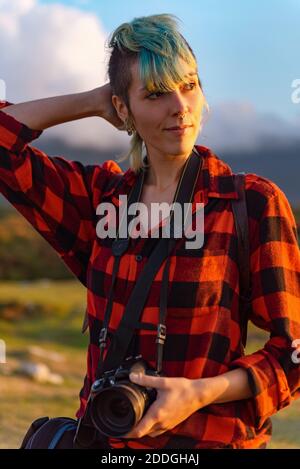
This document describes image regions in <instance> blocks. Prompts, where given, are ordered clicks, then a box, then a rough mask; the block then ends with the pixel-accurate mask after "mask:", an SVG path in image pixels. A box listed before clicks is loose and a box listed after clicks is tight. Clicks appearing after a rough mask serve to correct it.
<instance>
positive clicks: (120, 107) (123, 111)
mask: <svg viewBox="0 0 300 469" xmlns="http://www.w3.org/2000/svg"><path fill="white" fill-rule="evenodd" d="M111 102H112V104H113V106H114V108H115V110H116V112H117V114H118V117H119V118H120V119H121V120H122V121H123V122H125V120H126V119H127V117H128V109H127V106H126V104H125V103H124V101H123V100H122V99H121V98H120V97H119V96H117V95H116V94H113V95H112V98H111Z"/></svg>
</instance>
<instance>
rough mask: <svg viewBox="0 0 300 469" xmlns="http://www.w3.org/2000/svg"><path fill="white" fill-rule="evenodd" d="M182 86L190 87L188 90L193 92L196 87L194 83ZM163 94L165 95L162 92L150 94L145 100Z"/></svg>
mask: <svg viewBox="0 0 300 469" xmlns="http://www.w3.org/2000/svg"><path fill="white" fill-rule="evenodd" d="M184 86H190V87H191V88H190V90H193V89H194V88H195V86H196V83H195V82H191V83H186V84H185V85H184ZM163 94H166V93H163V92H162V91H157V92H156V93H151V94H149V95H148V96H147V98H152V96H155V95H157V96H160V95H163Z"/></svg>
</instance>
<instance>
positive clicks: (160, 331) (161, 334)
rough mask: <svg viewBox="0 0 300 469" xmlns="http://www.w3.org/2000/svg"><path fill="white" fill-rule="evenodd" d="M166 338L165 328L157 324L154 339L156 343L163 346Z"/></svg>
mask: <svg viewBox="0 0 300 469" xmlns="http://www.w3.org/2000/svg"><path fill="white" fill-rule="evenodd" d="M166 336H167V328H166V326H165V325H164V324H161V323H160V324H158V326H157V337H156V343H158V344H164V342H165V340H166Z"/></svg>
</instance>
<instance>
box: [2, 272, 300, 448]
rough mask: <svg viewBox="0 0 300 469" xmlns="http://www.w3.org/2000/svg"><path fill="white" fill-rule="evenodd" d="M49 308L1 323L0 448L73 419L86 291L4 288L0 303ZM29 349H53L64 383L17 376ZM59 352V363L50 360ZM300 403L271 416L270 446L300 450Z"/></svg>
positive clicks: (259, 337) (74, 285)
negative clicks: (39, 424)
mask: <svg viewBox="0 0 300 469" xmlns="http://www.w3.org/2000/svg"><path fill="white" fill-rule="evenodd" d="M12 299H13V300H19V301H20V302H21V303H28V302H29V303H30V302H31V303H32V302H35V303H38V304H40V305H43V304H45V305H47V310H46V311H48V313H46V314H43V316H41V317H35V318H31V319H27V320H24V319H19V320H14V321H12V320H3V319H2V320H1V319H0V339H3V340H5V342H6V347H7V363H6V364H0V448H17V447H18V446H19V445H20V442H21V439H22V436H24V433H25V431H26V429H27V428H28V426H29V424H30V423H31V421H32V420H33V419H35V418H38V417H41V416H45V415H48V416H49V417H55V416H69V417H73V418H74V414H75V412H76V410H77V408H78V404H79V399H78V393H79V390H80V388H81V386H82V382H83V377H84V374H85V362H86V347H87V343H88V337H87V336H86V335H82V334H81V333H80V330H81V323H82V318H83V312H84V310H85V289H84V288H83V287H82V286H81V284H80V283H79V282H77V281H59V282H45V281H44V282H34V283H28V282H26V283H24V282H23V283H22V282H21V283H14V282H5V283H4V282H3V283H1V284H0V303H2V304H3V303H5V302H7V301H9V300H12ZM249 333H250V340H249V343H248V347H247V353H251V352H253V351H255V350H257V349H258V348H260V347H261V346H262V344H263V342H264V340H265V338H266V334H265V333H264V332H262V331H259V330H258V329H256V328H254V327H250V330H249ZM31 346H38V347H40V348H42V349H45V350H46V351H49V359H47V358H46V359H45V358H43V359H42V360H41V359H39V360H38V361H42V362H43V363H45V364H47V365H48V366H49V367H50V368H51V371H52V372H55V373H59V374H60V375H62V376H63V377H64V384H63V385H61V386H56V385H53V384H39V383H36V382H33V381H31V380H30V379H28V378H26V377H23V376H21V375H19V374H17V373H16V370H17V368H18V365H19V363H20V360H22V359H27V358H28V350H29V348H30V347H31ZM50 352H58V353H59V354H60V356H61V361H53V359H50ZM299 416H300V401H296V402H294V403H293V404H292V405H291V406H289V407H288V408H286V409H283V410H281V411H280V412H278V413H277V414H276V415H275V416H274V417H273V419H272V420H273V427H274V433H273V440H272V443H271V444H270V445H269V448H300V418H299Z"/></svg>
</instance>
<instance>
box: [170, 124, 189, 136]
mask: <svg viewBox="0 0 300 469" xmlns="http://www.w3.org/2000/svg"><path fill="white" fill-rule="evenodd" d="M191 128H192V126H188V127H184V128H182V129H166V130H167V131H168V132H170V133H172V134H174V135H186V134H187V133H188V131H189V130H190V129H191Z"/></svg>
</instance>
